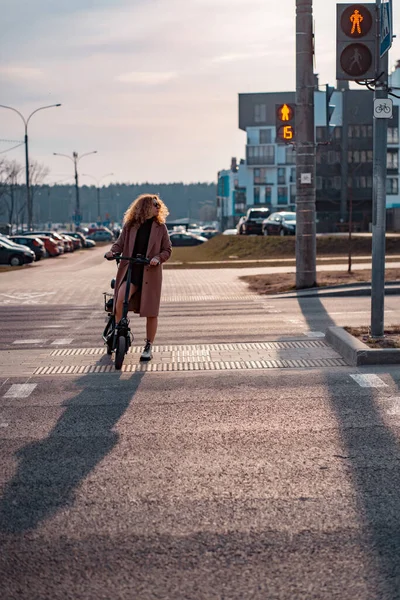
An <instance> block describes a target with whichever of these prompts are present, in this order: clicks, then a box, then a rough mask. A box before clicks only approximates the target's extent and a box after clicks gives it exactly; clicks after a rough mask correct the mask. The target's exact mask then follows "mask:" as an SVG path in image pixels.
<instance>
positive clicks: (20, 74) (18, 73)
mask: <svg viewBox="0 0 400 600" xmlns="http://www.w3.org/2000/svg"><path fill="white" fill-rule="evenodd" d="M0 75H2V77H4V78H5V79H40V78H41V77H44V73H43V71H42V70H41V69H36V68H34V67H18V66H13V67H12V66H11V67H0Z"/></svg>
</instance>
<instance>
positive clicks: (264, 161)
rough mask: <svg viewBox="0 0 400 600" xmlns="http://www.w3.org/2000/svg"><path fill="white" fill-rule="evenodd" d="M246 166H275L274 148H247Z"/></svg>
mask: <svg viewBox="0 0 400 600" xmlns="http://www.w3.org/2000/svg"><path fill="white" fill-rule="evenodd" d="M247 164H249V165H273V164H275V146H273V145H271V146H247Z"/></svg>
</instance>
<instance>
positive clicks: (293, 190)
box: [290, 184, 296, 204]
mask: <svg viewBox="0 0 400 600" xmlns="http://www.w3.org/2000/svg"><path fill="white" fill-rule="evenodd" d="M290 202H291V204H295V202H296V186H295V185H294V184H292V185H291V186H290Z"/></svg>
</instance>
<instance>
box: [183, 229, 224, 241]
mask: <svg viewBox="0 0 400 600" xmlns="http://www.w3.org/2000/svg"><path fill="white" fill-rule="evenodd" d="M187 233H191V234H193V235H199V236H200V237H205V238H207V239H208V240H210V239H211V238H212V237H214V236H216V235H218V234H219V231H218V230H217V229H202V228H199V229H188V230H187Z"/></svg>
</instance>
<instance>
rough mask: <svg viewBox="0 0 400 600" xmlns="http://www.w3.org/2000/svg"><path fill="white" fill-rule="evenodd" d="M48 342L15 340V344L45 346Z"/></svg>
mask: <svg viewBox="0 0 400 600" xmlns="http://www.w3.org/2000/svg"><path fill="white" fill-rule="evenodd" d="M46 342H47V340H15V342H13V344H45V343H46Z"/></svg>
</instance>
